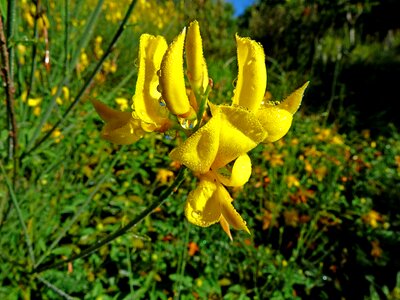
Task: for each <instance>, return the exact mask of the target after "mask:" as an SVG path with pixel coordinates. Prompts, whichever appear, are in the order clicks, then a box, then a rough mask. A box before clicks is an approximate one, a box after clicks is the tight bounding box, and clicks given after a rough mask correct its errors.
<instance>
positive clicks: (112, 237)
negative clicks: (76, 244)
mask: <svg viewBox="0 0 400 300" xmlns="http://www.w3.org/2000/svg"><path fill="white" fill-rule="evenodd" d="M185 174H186V168H185V167H181V169H180V170H179V172H178V175H177V176H176V178H175V181H174V182H173V183H172V184H171V185H170V186H169V187H168V188H167V189H165V190H164V191H163V192H162V193H161V195H160V196H159V197H158V199H156V200H155V201H153V202H152V203H151V204H150V205H149V206H148V207H147V208H146V209H145V210H143V211H142V212H141V213H140V214H139V215H138V216H137V217H136V218H134V219H133V220H132V221H130V222H129V223H128V224H126V225H125V226H124V227H122V228H120V229H118V230H117V231H116V232H114V233H112V234H110V235H108V236H107V237H105V238H104V239H102V240H100V241H98V242H97V243H96V244H94V245H93V246H91V247H89V248H86V249H85V250H83V251H82V252H81V253H79V254H77V255H74V256H72V257H70V258H68V259H66V260H62V261H56V262H55V263H52V264H47V265H46V264H44V265H43V266H41V267H40V266H38V267H37V268H35V269H34V270H33V271H32V273H40V272H43V271H45V270H49V269H53V268H58V267H60V266H62V265H64V264H66V263H69V262H71V261H74V260H76V259H78V258H82V257H86V256H87V255H89V254H90V253H92V252H94V251H96V250H97V249H99V248H101V247H102V246H104V245H107V244H108V243H110V242H111V241H113V240H115V239H116V238H118V237H119V236H121V235H123V234H125V233H126V232H127V231H128V230H130V229H131V228H132V227H134V226H136V225H137V224H138V223H139V222H141V221H142V220H143V219H144V218H146V217H147V216H148V215H149V214H150V213H151V212H152V211H153V210H154V209H156V208H157V207H159V206H160V205H161V204H163V203H164V201H165V200H167V199H168V197H169V196H170V195H171V194H172V193H173V192H175V191H176V189H177V188H178V187H179V186H180V185H181V183H182V182H183V180H184V179H185Z"/></svg>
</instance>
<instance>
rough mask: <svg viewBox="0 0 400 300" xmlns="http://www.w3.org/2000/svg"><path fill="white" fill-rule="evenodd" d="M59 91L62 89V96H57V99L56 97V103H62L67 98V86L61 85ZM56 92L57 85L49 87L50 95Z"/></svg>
mask: <svg viewBox="0 0 400 300" xmlns="http://www.w3.org/2000/svg"><path fill="white" fill-rule="evenodd" d="M61 91H62V96H61V97H57V99H56V102H57V104H58V105H62V104H63V103H64V100H65V101H68V100H69V89H68V87H66V86H63V87H62V90H61ZM56 93H57V87H56V86H55V87H53V88H52V89H51V95H52V96H54V95H55V94H56Z"/></svg>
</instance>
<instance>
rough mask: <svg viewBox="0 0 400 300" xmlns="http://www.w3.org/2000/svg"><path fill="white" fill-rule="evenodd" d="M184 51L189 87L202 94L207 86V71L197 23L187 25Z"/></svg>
mask: <svg viewBox="0 0 400 300" xmlns="http://www.w3.org/2000/svg"><path fill="white" fill-rule="evenodd" d="M185 50H186V63H187V72H188V77H189V82H190V85H191V87H192V88H193V89H194V90H196V91H198V92H199V93H201V94H203V93H204V92H205V90H206V89H207V86H208V71H207V64H206V61H205V59H204V56H203V46H202V40H201V36H200V27H199V23H198V22H197V21H193V22H192V23H190V25H189V28H188V32H187V36H186V44H185Z"/></svg>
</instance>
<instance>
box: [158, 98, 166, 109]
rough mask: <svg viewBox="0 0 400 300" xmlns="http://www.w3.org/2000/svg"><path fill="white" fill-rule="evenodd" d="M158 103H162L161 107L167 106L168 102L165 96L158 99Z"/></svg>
mask: <svg viewBox="0 0 400 300" xmlns="http://www.w3.org/2000/svg"><path fill="white" fill-rule="evenodd" d="M158 104H160V106H161V107H165V106H167V104H166V103H165V101H164V99H163V98H160V99H159V100H158Z"/></svg>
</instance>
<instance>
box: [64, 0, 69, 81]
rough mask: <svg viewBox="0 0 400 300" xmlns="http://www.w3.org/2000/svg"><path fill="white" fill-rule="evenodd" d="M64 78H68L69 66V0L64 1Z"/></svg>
mask: <svg viewBox="0 0 400 300" xmlns="http://www.w3.org/2000/svg"><path fill="white" fill-rule="evenodd" d="M64 10H65V11H64V14H65V15H64V19H65V24H64V51H65V54H64V55H65V57H64V76H65V77H68V74H69V66H68V53H69V46H68V45H69V0H64Z"/></svg>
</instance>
